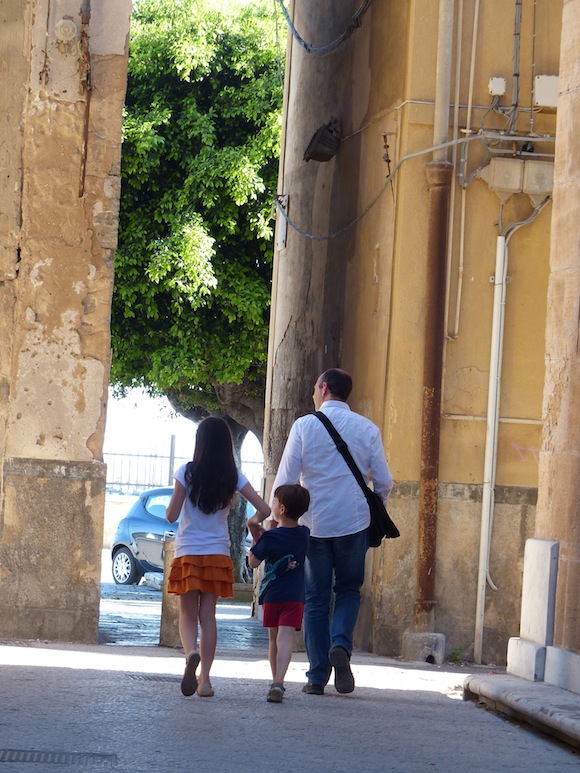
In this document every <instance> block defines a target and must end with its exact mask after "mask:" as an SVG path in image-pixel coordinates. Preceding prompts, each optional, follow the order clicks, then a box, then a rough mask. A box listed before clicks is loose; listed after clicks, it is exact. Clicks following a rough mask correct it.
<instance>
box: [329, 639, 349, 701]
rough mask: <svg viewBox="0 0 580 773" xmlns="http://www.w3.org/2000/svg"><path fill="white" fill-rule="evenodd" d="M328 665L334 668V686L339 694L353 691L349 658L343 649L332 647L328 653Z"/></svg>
mask: <svg viewBox="0 0 580 773" xmlns="http://www.w3.org/2000/svg"><path fill="white" fill-rule="evenodd" d="M328 659H329V660H330V665H331V666H332V667H333V668H334V686H335V687H336V691H337V692H340V693H347V692H352V691H353V690H354V676H353V675H352V671H351V670H350V658H349V656H348V652H347V651H346V650H345V649H344V647H333V648H332V649H331V650H330V652H329V653H328Z"/></svg>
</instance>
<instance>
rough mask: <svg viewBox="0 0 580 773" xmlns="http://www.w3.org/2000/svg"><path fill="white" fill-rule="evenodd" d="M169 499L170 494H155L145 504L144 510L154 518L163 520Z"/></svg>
mask: <svg viewBox="0 0 580 773" xmlns="http://www.w3.org/2000/svg"><path fill="white" fill-rule="evenodd" d="M170 499H171V494H155V495H154V496H151V497H149V498H148V499H147V501H146V502H145V510H147V512H148V513H150V514H151V515H154V516H155V517H156V518H165V511H166V510H167V505H168V504H169V500H170Z"/></svg>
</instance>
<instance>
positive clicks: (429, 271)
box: [415, 0, 454, 632]
mask: <svg viewBox="0 0 580 773" xmlns="http://www.w3.org/2000/svg"><path fill="white" fill-rule="evenodd" d="M453 5H454V3H453V0H440V4H439V26H438V43H437V72H436V91H435V115H434V120H433V145H441V144H444V143H445V142H446V141H447V138H448V135H449V104H450V93H451V57H452V37H453ZM426 173H427V183H428V186H429V217H428V244H427V262H426V279H427V284H426V287H427V293H426V308H425V337H424V346H425V350H424V357H423V419H422V425H421V470H420V479H419V549H418V564H417V600H416V602H415V631H417V632H426V631H433V630H434V624H435V554H436V542H437V484H438V475H439V433H440V425H441V379H442V373H443V339H444V328H445V324H444V323H445V284H446V272H445V263H446V256H447V230H448V212H449V194H450V190H451V179H452V174H453V167H452V165H451V164H450V163H449V162H448V160H447V148H441V149H439V150H436V151H434V153H433V161H432V162H431V163H429V164H428V165H427V168H426Z"/></svg>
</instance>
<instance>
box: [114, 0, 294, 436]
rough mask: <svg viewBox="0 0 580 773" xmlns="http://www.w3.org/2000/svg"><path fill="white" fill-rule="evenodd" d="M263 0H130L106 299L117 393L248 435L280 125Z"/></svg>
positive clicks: (269, 14) (259, 363) (263, 352)
mask: <svg viewBox="0 0 580 773" xmlns="http://www.w3.org/2000/svg"><path fill="white" fill-rule="evenodd" d="M273 14H274V12H273V5H272V3H271V2H269V1H268V0H256V2H248V1H247V0H138V2H137V3H136V4H135V8H134V11H133V19H132V33H131V45H130V56H129V79H128V89H127V101H126V111H125V118H124V134H123V153H122V193H121V211H120V221H119V246H118V251H117V256H116V269H115V270H116V278H115V290H114V295H113V307H112V325H111V328H112V346H113V362H112V372H111V381H112V383H113V385H114V386H116V387H117V388H121V389H122V388H124V387H129V386H137V385H140V386H144V387H145V388H147V389H148V390H149V391H151V392H152V393H154V394H164V395H167V396H168V397H169V399H170V400H171V402H172V404H173V405H174V406H175V407H176V409H177V410H178V411H179V412H181V413H184V415H190V416H192V417H199V416H201V415H203V414H204V413H205V412H209V411H216V410H219V411H221V412H222V413H223V414H225V415H227V416H229V417H230V418H231V419H232V420H234V421H236V422H238V423H239V424H240V425H242V426H243V427H245V428H246V429H251V430H252V431H254V432H255V433H256V434H257V435H258V436H259V437H261V434H262V428H263V398H264V374H265V365H266V356H267V329H268V314H269V303H270V278H271V260H272V224H273V221H272V196H273V194H274V193H275V188H276V179H277V158H278V152H279V143H280V125H281V84H280V75H279V61H278V60H279V52H278V50H277V46H276V35H275V19H274V15H273Z"/></svg>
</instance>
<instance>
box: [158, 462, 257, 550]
mask: <svg viewBox="0 0 580 773" xmlns="http://www.w3.org/2000/svg"><path fill="white" fill-rule="evenodd" d="M186 467H187V464H182V465H181V467H180V468H179V469H178V470H176V472H175V474H174V475H173V478H174V479H175V480H177V481H179V483H181V485H182V486H183V487H184V488H185V489H186V491H187V485H186V483H185V469H186ZM247 482H248V479H247V478H246V476H245V475H244V474H243V473H241V472H240V471H239V470H238V482H237V484H236V490H237V491H239V490H240V489H242V488H244V486H245V485H246V483H247ZM229 511H230V508H229V507H224V508H223V509H222V510H216V512H215V513H210V514H209V515H208V514H207V513H204V512H202V511H201V510H200V509H199V508H198V507H197V506H194V505H193V504H192V502H191V499H190V498H189V496H188V495H187V494H186V496H185V500H184V502H183V506H182V508H181V520H180V521H179V527H178V529H177V536H176V538H175V557H176V558H179V557H180V556H210V555H223V556H229V555H230V534H229V531H228V513H229Z"/></svg>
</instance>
